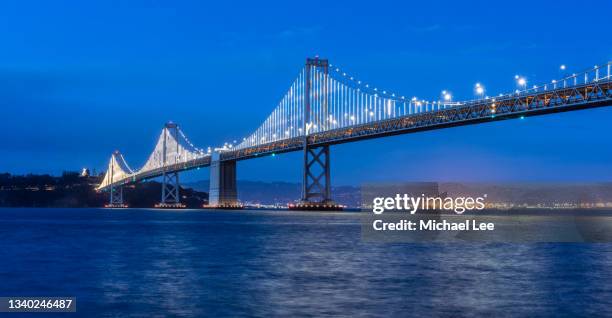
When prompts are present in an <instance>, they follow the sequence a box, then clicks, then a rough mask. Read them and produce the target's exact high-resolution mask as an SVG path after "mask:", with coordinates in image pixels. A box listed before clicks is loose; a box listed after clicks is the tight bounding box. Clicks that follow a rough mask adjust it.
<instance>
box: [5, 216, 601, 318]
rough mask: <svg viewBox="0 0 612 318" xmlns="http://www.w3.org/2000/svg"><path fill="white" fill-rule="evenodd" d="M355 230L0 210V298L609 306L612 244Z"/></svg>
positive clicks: (201, 310)
mask: <svg viewBox="0 0 612 318" xmlns="http://www.w3.org/2000/svg"><path fill="white" fill-rule="evenodd" d="M360 231H361V228H360V221H359V216H358V215H357V214H354V213H290V212H272V211H271V212H264V211H240V212H227V211H225V212H221V211H156V210H129V209H128V210H113V211H111V210H102V209H70V210H63V209H40V210H39V209H0V296H76V297H77V315H78V316H86V317H95V316H102V317H120V316H134V317H151V316H194V317H196V316H197V317H201V316H230V317H236V316H259V317H270V316H300V315H309V316H322V315H342V316H352V317H359V316H368V317H371V316H383V317H386V316H389V315H397V316H411V315H414V316H421V317H423V316H432V315H433V316H482V315H492V316H510V315H518V316H559V315H565V316H576V315H577V316H606V315H608V316H609V315H612V244H586V243H573V244H568V243H548V244H544V243H540V244H483V243H465V244H457V243H453V244H441V243H418V244H417V243H413V244H408V243H404V244H398V243H396V244H386V243H364V242H361V234H360ZM7 315H8V314H7ZM10 315H15V314H10ZM58 315H59V316H62V317H64V316H71V317H73V316H75V315H74V314H58ZM34 316H37V317H40V316H41V314H35V315H34Z"/></svg>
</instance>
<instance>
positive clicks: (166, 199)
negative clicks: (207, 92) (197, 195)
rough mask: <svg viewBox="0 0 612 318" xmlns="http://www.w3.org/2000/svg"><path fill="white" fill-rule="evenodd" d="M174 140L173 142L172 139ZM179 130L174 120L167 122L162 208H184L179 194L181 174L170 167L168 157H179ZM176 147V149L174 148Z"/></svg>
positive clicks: (164, 141) (164, 134) (163, 160)
mask: <svg viewBox="0 0 612 318" xmlns="http://www.w3.org/2000/svg"><path fill="white" fill-rule="evenodd" d="M171 140H173V141H174V142H173V143H171V142H170V141H171ZM178 140H179V131H178V125H177V124H175V123H173V122H168V123H166V125H165V127H164V132H163V147H162V169H163V173H162V184H161V186H162V193H161V202H160V203H159V204H158V205H157V207H161V208H183V207H185V206H184V205H183V204H181V200H180V199H181V198H180V195H179V189H180V183H179V174H178V171H176V170H171V169H169V167H168V166H169V162H168V157H169V156H170V155H172V154H174V155H175V156H177V157H178V155H179V151H180V146H179V142H178ZM173 147H176V149H172V148H173Z"/></svg>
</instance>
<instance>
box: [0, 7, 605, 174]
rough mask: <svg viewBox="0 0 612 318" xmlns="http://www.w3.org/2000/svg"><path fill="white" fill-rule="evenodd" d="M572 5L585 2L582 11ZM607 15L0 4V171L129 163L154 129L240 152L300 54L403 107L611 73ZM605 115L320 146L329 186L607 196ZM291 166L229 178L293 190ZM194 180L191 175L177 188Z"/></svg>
mask: <svg viewBox="0 0 612 318" xmlns="http://www.w3.org/2000/svg"><path fill="white" fill-rule="evenodd" d="M585 5H586V4H585ZM611 13H612V1H610V0H602V1H590V2H589V3H588V5H586V6H585V7H580V8H579V7H576V1H554V2H548V1H546V2H545V1H542V2H539V1H508V2H501V1H482V2H463V1H448V2H437V1H417V2H414V3H409V2H407V1H397V2H390V1H363V2H361V1H346V2H333V3H332V1H305V2H304V1H302V2H298V1H279V2H263V1H244V2H238V1H215V2H210V3H208V2H204V1H192V2H186V1H44V2H43V1H41V2H34V1H27V0H23V1H16V0H15V1H11V0H9V1H3V2H2V3H0V41H1V42H0V43H1V46H0V47H1V49H0V111H1V115H2V126H3V131H4V133H3V134H2V137H3V138H2V142H0V171H8V172H11V173H28V172H34V173H53V174H58V173H61V171H62V170H78V169H80V168H81V167H90V168H96V169H98V171H99V170H101V169H103V168H104V167H105V164H106V162H107V160H108V157H109V156H110V153H111V152H112V151H113V150H115V149H119V150H121V151H122V152H123V153H124V154H125V156H126V158H127V160H128V161H129V163H130V164H131V165H132V166H133V167H138V166H139V165H141V164H142V163H144V161H145V160H146V157H147V156H148V154H149V151H150V150H151V149H152V148H153V146H154V144H155V139H156V138H157V136H158V133H159V131H160V129H161V128H162V125H163V124H164V122H166V121H168V120H174V121H176V122H178V123H179V124H180V125H181V126H182V128H183V130H184V131H185V133H186V134H187V135H188V136H189V137H190V139H191V140H192V141H193V142H194V143H196V144H197V145H199V146H201V147H206V146H208V145H219V144H222V143H223V142H224V141H230V140H234V139H240V138H242V137H243V136H246V135H247V134H249V133H250V132H251V131H252V130H254V129H255V128H256V127H257V126H258V125H259V124H260V122H262V121H263V120H264V119H265V118H266V117H267V115H268V113H269V112H270V111H271V110H272V109H273V108H274V106H275V105H276V103H277V101H278V100H279V99H280V98H281V96H282V95H283V93H284V92H285V90H286V89H287V88H288V85H289V84H290V83H291V82H292V81H293V79H294V77H295V76H296V74H297V72H298V71H299V70H300V68H301V67H302V66H303V64H304V60H305V58H306V57H308V56H313V55H316V54H318V55H320V56H322V57H326V58H329V59H330V61H331V63H333V64H337V65H339V66H341V67H342V68H343V69H345V70H346V71H349V72H351V73H352V74H355V75H357V76H359V78H360V79H362V80H364V81H367V82H369V83H372V84H375V85H376V86H378V87H381V88H385V89H387V90H392V91H395V92H398V93H401V94H403V95H407V96H419V97H422V98H437V97H438V96H439V94H440V91H441V90H443V89H448V90H451V91H452V92H453V94H454V96H455V98H457V99H463V98H472V97H473V85H474V83H476V82H481V83H483V84H484V85H485V86H486V88H487V92H488V93H490V94H491V95H495V94H498V93H501V92H508V91H512V90H514V89H515V83H514V79H513V76H514V75H515V74H521V75H524V76H526V77H527V79H528V81H529V83H530V84H534V83H539V82H546V81H550V80H552V79H553V78H555V77H559V76H560V75H561V71H560V70H559V66H560V65H561V64H566V65H567V67H568V72H572V71H579V70H581V69H584V68H588V67H592V66H593V65H594V64H597V63H605V62H606V61H609V60H612V37H611V36H610V30H611V26H610V14H611ZM611 120H612V108H610V109H607V108H603V109H597V110H588V111H581V112H572V113H566V114H558V115H550V116H544V117H536V118H528V119H525V120H513V121H504V122H499V123H491V124H483V125H476V126H469V127H460V128H451V129H445V130H439V131H432V132H426V133H418V134H410V135H403V136H397V137H389V138H384V139H376V140H370V141H365V142H359V143H353V144H346V145H340V146H335V147H333V148H332V179H333V183H334V184H335V185H340V184H358V183H360V182H364V181H380V180H426V181H430V180H431V181H452V180H457V181H509V180H512V181H519V180H520V181H524V180H531V181H606V180H607V181H609V180H612V139H611V138H610V136H611V135H612V131H611V130H610V123H611ZM300 156H301V155H300V154H299V153H294V154H286V155H282V156H276V157H274V158H272V157H267V158H261V159H257V160H248V161H244V162H240V163H239V166H238V169H239V170H238V173H239V178H240V179H250V180H286V181H294V182H299V181H300V180H301V179H300V174H301V163H300V159H301V157H300ZM184 175H185V176H184V180H185V179H187V180H195V179H207V178H208V170H207V169H202V170H199V171H193V172H189V173H185V174H184Z"/></svg>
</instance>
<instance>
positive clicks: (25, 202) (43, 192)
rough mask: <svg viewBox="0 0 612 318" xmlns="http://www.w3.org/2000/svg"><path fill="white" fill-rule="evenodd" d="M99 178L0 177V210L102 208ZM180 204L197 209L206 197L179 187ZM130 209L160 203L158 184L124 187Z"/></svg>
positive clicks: (104, 195)
mask: <svg viewBox="0 0 612 318" xmlns="http://www.w3.org/2000/svg"><path fill="white" fill-rule="evenodd" d="M100 179H101V177H99V176H82V175H80V174H79V173H77V172H64V173H63V174H62V175H61V176H51V175H33V174H29V175H11V174H9V173H1V174H0V207H74V208H77V207H103V206H104V205H105V204H107V203H108V199H109V197H108V192H98V191H96V190H95V188H96V186H97V185H98V184H99V183H100ZM180 194H181V197H182V199H181V200H182V203H184V204H186V205H187V206H188V207H192V208H197V207H201V206H202V204H204V203H206V202H207V201H208V194H207V193H204V192H198V191H194V190H192V189H184V188H181V193H180ZM123 197H124V201H125V203H126V204H127V205H128V206H130V207H143V208H150V207H153V206H154V205H155V204H157V203H159V201H160V197H161V184H159V183H158V182H144V183H140V184H137V185H133V186H126V187H125V189H124V193H123Z"/></svg>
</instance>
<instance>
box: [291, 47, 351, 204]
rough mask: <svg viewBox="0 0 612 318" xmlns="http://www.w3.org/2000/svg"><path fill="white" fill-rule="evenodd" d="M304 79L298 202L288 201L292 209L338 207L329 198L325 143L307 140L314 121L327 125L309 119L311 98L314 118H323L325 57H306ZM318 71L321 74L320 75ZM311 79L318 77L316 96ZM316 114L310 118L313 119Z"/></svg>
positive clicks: (325, 115) (326, 111)
mask: <svg viewBox="0 0 612 318" xmlns="http://www.w3.org/2000/svg"><path fill="white" fill-rule="evenodd" d="M305 72H306V81H305V82H306V83H305V92H304V107H305V109H304V120H303V127H302V129H303V130H304V162H303V163H304V170H303V175H302V177H303V178H302V198H301V201H300V203H298V204H297V205H294V206H293V205H292V206H290V208H292V209H305V210H340V209H342V207H341V206H339V205H337V204H335V203H334V202H333V201H332V198H331V177H330V158H329V145H316V146H315V145H312V144H311V141H310V140H309V130H310V129H311V128H312V127H314V125H317V126H319V127H321V128H322V129H323V130H325V129H327V128H328V127H327V126H328V125H329V122H328V121H326V120H323V121H321V122H313V118H312V116H311V114H312V106H313V102H315V99H316V103H318V107H319V111H320V112H321V114H322V115H319V116H317V117H316V118H325V119H326V118H327V114H328V109H327V100H328V96H327V94H328V91H327V87H328V85H327V81H328V80H329V62H328V60H326V59H319V58H318V57H315V58H307V59H306V69H305ZM321 75H322V76H321ZM313 81H318V83H316V84H317V86H318V87H321V88H322V89H320V90H319V92H318V96H315V95H314V94H311V90H312V87H313ZM316 118H315V119H314V120H316Z"/></svg>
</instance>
